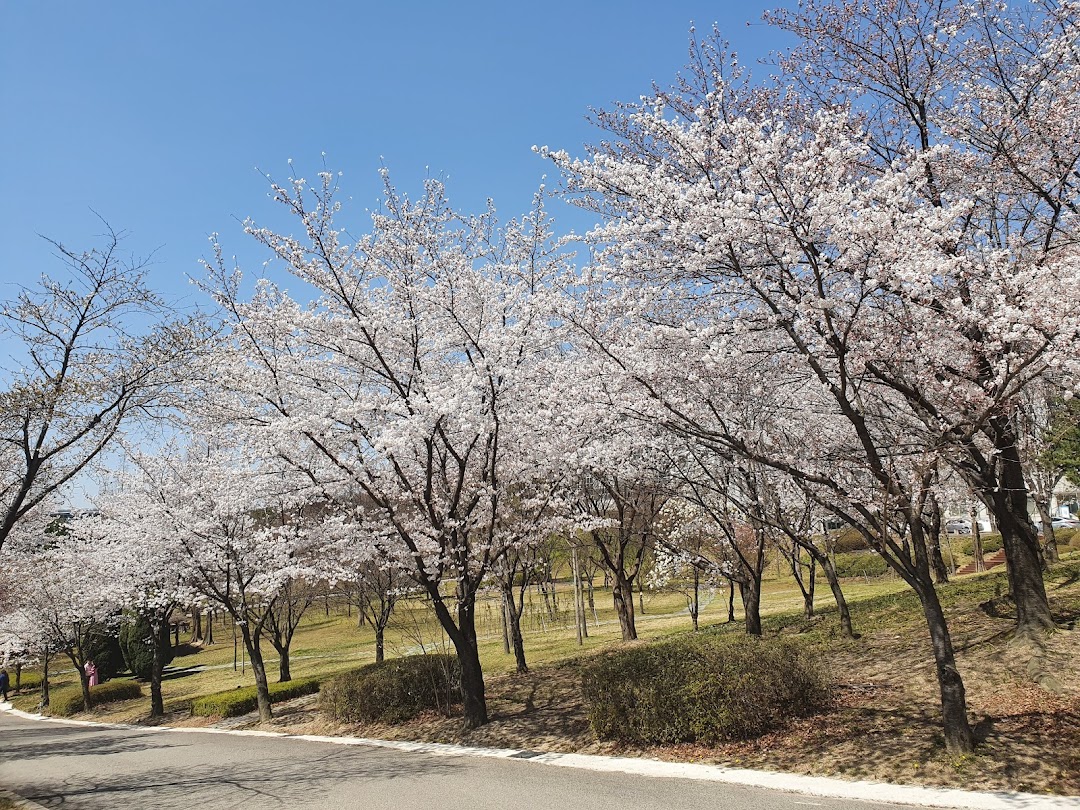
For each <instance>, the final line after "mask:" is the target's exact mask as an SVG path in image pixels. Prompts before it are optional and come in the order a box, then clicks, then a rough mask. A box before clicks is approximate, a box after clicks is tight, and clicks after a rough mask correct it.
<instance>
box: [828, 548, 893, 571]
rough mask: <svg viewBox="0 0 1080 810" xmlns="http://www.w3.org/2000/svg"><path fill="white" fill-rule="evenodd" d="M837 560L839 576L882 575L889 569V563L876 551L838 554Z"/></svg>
mask: <svg viewBox="0 0 1080 810" xmlns="http://www.w3.org/2000/svg"><path fill="white" fill-rule="evenodd" d="M835 562H836V575H837V576H839V577H880V576H883V575H884V574H886V573H888V571H889V564H888V563H887V562H885V558H884V557H882V556H881V555H880V554H878V553H877V552H876V551H862V552H858V551H854V552H851V553H849V554H837V555H835Z"/></svg>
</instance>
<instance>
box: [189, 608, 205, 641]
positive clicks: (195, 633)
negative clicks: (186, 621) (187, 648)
mask: <svg viewBox="0 0 1080 810" xmlns="http://www.w3.org/2000/svg"><path fill="white" fill-rule="evenodd" d="M202 640H203V629H202V611H201V610H199V609H198V608H197V607H193V608H192V609H191V639H190V641H189V642H188V643H190V644H198V643H199V642H200V641H202Z"/></svg>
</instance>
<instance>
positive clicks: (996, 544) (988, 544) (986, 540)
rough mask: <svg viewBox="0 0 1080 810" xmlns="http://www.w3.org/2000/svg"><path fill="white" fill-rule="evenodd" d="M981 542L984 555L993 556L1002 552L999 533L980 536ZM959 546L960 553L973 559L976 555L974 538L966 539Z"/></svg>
mask: <svg viewBox="0 0 1080 810" xmlns="http://www.w3.org/2000/svg"><path fill="white" fill-rule="evenodd" d="M979 542H980V543H981V545H982V550H983V554H993V553H994V552H995V551H1000V550H1001V547H1002V542H1001V535H1000V534H998V533H997V532H993V533H987V534H983V535H979ZM958 545H959V547H960V551H961V552H962V553H964V554H966V555H967V556H969V557H971V556H973V555H974V554H975V538H974V537H965V538H964V539H963V540H961V541H960V542H959V544H958Z"/></svg>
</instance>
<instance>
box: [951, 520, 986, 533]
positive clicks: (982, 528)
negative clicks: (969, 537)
mask: <svg viewBox="0 0 1080 810" xmlns="http://www.w3.org/2000/svg"><path fill="white" fill-rule="evenodd" d="M945 531H946V532H947V533H949V534H971V518H966V517H954V518H949V519H948V520H946V521H945ZM988 531H990V522H989V521H986V520H980V521H979V533H980V534H985V533H986V532H988Z"/></svg>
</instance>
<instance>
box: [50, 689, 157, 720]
mask: <svg viewBox="0 0 1080 810" xmlns="http://www.w3.org/2000/svg"><path fill="white" fill-rule="evenodd" d="M142 696H143V690H142V687H141V686H139V684H137V683H135V681H107V682H106V683H99V684H98V685H97V686H91V687H90V705H91V706H100V705H101V704H102V703H111V702H113V701H114V700H131V699H132V698H140V697H142ZM82 710H83V696H82V689H75V690H72V691H64V692H60V693H59V694H57V695H55V696H54V697H52V698H51V699H50V700H49V711H50V713H52V714H54V715H56V716H58V717H70V716H71V715H73V714H77V713H78V712H81V711H82Z"/></svg>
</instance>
